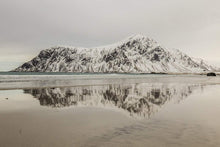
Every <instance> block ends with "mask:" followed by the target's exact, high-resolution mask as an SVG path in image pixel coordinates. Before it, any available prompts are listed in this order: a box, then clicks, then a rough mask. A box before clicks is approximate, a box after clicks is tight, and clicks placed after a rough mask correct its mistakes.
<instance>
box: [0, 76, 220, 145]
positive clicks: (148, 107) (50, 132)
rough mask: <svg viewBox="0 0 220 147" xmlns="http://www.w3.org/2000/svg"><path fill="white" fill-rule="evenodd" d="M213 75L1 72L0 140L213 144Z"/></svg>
mask: <svg viewBox="0 0 220 147" xmlns="http://www.w3.org/2000/svg"><path fill="white" fill-rule="evenodd" d="M13 79H16V80H13ZM39 79H41V80H39ZM10 80H11V81H10ZM219 80H220V77H206V76H195V75H187V76H184V75H182V76H180V75H178V76H177V75H136V76H134V75H74V76H72V75H71V76H70V75H68V76H65V75H64V76H63V75H62V76H61V77H60V76H59V77H57V76H49V77H48V76H45V75H43V76H37V77H36V76H31V77H30V76H29V77H27V76H26V75H24V76H23V77H19V76H15V75H10V76H7V75H4V76H0V89H2V90H0V146H3V147H4V146H5V147H9V146H16V147H17V146H18V147H24V146H27V147H30V146H100V147H102V146H126V147H127V146H150V147H151V146H152V147H154V146H155V147H158V146H169V147H170V146H171V147H172V146H174V147H175V146H187V147H188V146H192V147H196V146H198V147H201V146H204V147H207V146H211V147H218V146H220V140H219V138H220V117H218V116H219V113H220V107H219V106H220V90H219V89H220V84H219Z"/></svg>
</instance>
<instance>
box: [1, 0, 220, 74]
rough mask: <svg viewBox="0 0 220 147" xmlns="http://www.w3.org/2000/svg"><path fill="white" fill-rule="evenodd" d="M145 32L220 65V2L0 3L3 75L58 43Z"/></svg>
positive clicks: (90, 42)
mask: <svg viewBox="0 0 220 147" xmlns="http://www.w3.org/2000/svg"><path fill="white" fill-rule="evenodd" d="M133 34H142V35H145V36H148V37H149V38H152V39H155V40H156V41H157V42H159V43H160V44H161V45H162V46H165V47H167V48H177V49H180V50H181V51H183V52H185V53H187V54H188V55H190V56H194V57H200V58H204V59H206V60H208V61H211V62H213V63H218V64H219V65H220V1H219V0H0V71H1V70H10V69H12V68H14V67H16V66H17V65H18V64H20V63H22V62H25V61H27V60H30V59H31V58H33V57H34V56H36V55H37V54H38V53H39V51H40V50H42V49H45V48H49V47H51V46H55V45H60V44H61V45H71V46H81V47H94V46H102V45H107V44H111V43H114V42H118V41H120V40H122V39H124V38H126V37H128V36H130V35H133Z"/></svg>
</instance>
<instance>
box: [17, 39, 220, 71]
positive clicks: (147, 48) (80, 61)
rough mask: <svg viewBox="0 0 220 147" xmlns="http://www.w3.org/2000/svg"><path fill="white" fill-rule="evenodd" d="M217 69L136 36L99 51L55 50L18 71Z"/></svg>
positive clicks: (27, 63)
mask: <svg viewBox="0 0 220 147" xmlns="http://www.w3.org/2000/svg"><path fill="white" fill-rule="evenodd" d="M216 70H217V68H215V67H213V66H211V65H209V64H207V63H206V62H204V61H203V60H202V59H199V60H198V59H195V58H191V57H189V56H188V55H186V54H184V53H182V52H181V51H179V50H176V49H166V48H163V47H161V46H160V45H159V44H158V43H157V42H156V41H154V40H152V39H149V38H147V37H145V36H142V35H135V36H131V37H128V38H127V39H125V40H123V41H121V42H119V43H116V44H113V45H110V46H103V47H97V48H77V47H61V46H58V47H52V48H50V49H45V50H42V51H41V52H40V54H39V55H38V56H37V57H35V58H33V59H32V60H31V61H29V62H26V63H24V64H23V65H21V66H20V67H18V68H16V69H15V70H14V71H19V72H91V73H94V72H99V73H109V72H113V73H152V72H156V73H160V72H165V73H198V72H203V71H216Z"/></svg>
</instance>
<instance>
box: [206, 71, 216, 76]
mask: <svg viewBox="0 0 220 147" xmlns="http://www.w3.org/2000/svg"><path fill="white" fill-rule="evenodd" d="M207 76H216V74H215V73H214V72H210V73H207Z"/></svg>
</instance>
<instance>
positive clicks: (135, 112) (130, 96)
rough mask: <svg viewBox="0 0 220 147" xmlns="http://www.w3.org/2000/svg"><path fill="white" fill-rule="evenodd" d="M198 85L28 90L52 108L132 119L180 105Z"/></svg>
mask: <svg viewBox="0 0 220 147" xmlns="http://www.w3.org/2000/svg"><path fill="white" fill-rule="evenodd" d="M202 88H203V87H202V86H201V85H198V84H183V85H181V84H150V83H142V84H129V85H102V86H79V87H64V88H44V89H25V90H24V93H27V94H31V95H33V96H34V97H35V98H37V99H38V100H39V101H40V105H43V106H50V107H58V108H59V107H68V106H73V105H75V106H94V107H105V108H112V109H117V110H120V111H123V112H126V114H129V115H131V116H140V117H149V116H151V115H152V114H153V113H154V112H156V111H157V110H158V108H160V107H161V106H163V105H164V104H166V103H167V102H169V101H171V100H172V101H174V102H177V103H179V102H180V101H181V100H183V99H185V98H187V97H188V96H189V95H190V94H192V92H193V91H196V90H200V91H201V90H202Z"/></svg>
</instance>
